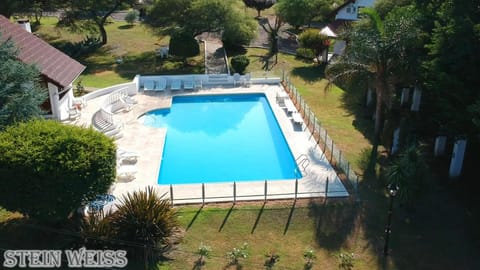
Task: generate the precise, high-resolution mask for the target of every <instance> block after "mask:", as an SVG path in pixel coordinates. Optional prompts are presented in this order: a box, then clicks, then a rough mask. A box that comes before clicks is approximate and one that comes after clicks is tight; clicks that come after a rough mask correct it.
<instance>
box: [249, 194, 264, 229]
mask: <svg viewBox="0 0 480 270" xmlns="http://www.w3.org/2000/svg"><path fill="white" fill-rule="evenodd" d="M266 204H267V203H266V202H264V203H263V204H262V208H260V211H259V212H258V216H257V219H256V220H255V223H254V224H253V227H252V231H251V232H250V233H251V234H253V233H254V232H255V229H256V228H257V225H258V222H259V221H260V217H261V216H262V214H263V210H265V205H266Z"/></svg>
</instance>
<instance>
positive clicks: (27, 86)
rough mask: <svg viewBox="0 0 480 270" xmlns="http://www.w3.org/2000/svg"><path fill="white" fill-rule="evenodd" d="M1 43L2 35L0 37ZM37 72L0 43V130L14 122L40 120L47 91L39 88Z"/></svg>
mask: <svg viewBox="0 0 480 270" xmlns="http://www.w3.org/2000/svg"><path fill="white" fill-rule="evenodd" d="M0 39H1V34H0ZM39 79H40V72H39V71H38V69H36V68H35V66H33V65H27V64H25V63H23V62H21V61H19V60H18V59H17V51H16V49H15V47H14V44H13V43H12V42H11V41H9V40H7V41H5V42H0V130H1V129H3V128H5V127H6V126H8V125H11V124H13V123H15V122H21V121H26V120H28V119H30V118H35V117H40V115H41V114H42V111H41V109H40V105H41V104H42V103H44V102H45V100H46V98H47V93H48V92H47V90H46V89H43V88H41V87H40V83H39Z"/></svg>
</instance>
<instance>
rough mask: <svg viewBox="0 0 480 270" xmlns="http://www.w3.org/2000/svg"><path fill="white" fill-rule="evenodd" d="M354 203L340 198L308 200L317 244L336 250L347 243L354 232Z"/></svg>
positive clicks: (355, 215) (355, 208)
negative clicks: (325, 201)
mask: <svg viewBox="0 0 480 270" xmlns="http://www.w3.org/2000/svg"><path fill="white" fill-rule="evenodd" d="M357 214H358V211H357V207H356V205H355V203H353V202H349V201H345V200H341V201H335V202H334V201H333V200H332V201H330V202H329V203H323V202H319V201H314V200H312V201H310V203H309V216H311V217H312V218H313V219H314V220H315V237H316V240H317V242H318V244H319V245H320V246H321V247H324V248H325V249H327V250H330V251H337V250H339V249H340V248H342V247H344V246H345V245H346V244H347V240H348V238H349V236H350V235H351V234H353V233H354V232H355V221H356V219H357Z"/></svg>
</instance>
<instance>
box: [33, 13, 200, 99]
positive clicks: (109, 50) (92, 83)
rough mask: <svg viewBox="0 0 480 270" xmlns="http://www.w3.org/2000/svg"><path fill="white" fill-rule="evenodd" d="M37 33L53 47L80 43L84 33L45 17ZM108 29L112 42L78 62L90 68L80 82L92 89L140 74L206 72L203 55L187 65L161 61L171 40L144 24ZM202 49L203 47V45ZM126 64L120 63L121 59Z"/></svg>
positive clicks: (114, 24) (118, 24)
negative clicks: (161, 50) (159, 52)
mask: <svg viewBox="0 0 480 270" xmlns="http://www.w3.org/2000/svg"><path fill="white" fill-rule="evenodd" d="M41 22H42V25H41V26H40V27H39V29H38V30H37V32H36V33H37V34H38V35H39V36H40V37H42V38H43V39H45V40H47V41H48V42H50V43H51V44H54V45H56V44H61V43H64V42H66V41H72V42H78V41H81V40H82V39H83V38H84V34H74V33H70V32H68V31H67V30H65V29H59V28H56V27H55V24H56V22H57V19H56V18H51V17H47V18H43V19H42V21H41ZM105 29H106V30H107V33H108V43H107V45H105V46H103V47H102V48H101V49H100V50H98V51H96V52H95V53H93V54H90V55H88V56H86V57H82V58H80V59H77V60H78V61H80V62H81V63H82V64H84V65H86V66H87V69H86V70H85V71H84V72H83V73H82V75H81V76H80V78H79V80H82V84H83V86H85V87H87V88H88V89H97V88H103V87H107V86H110V85H113V84H118V83H124V82H129V81H131V80H132V79H133V77H134V76H135V75H137V74H152V73H154V74H177V73H180V72H186V73H203V72H204V67H203V56H202V55H203V52H202V53H201V54H200V55H199V56H198V57H193V58H189V59H188V61H187V65H185V66H184V65H183V61H182V60H181V59H175V58H171V59H168V60H164V59H160V58H159V57H157V56H156V54H155V50H156V49H158V48H160V47H161V46H168V42H169V37H168V36H161V35H158V34H154V32H153V30H152V29H149V28H147V27H145V26H143V25H140V24H135V25H133V26H130V25H128V24H127V23H125V22H117V21H112V22H111V23H109V24H108V25H107V26H106V27H105ZM200 48H201V49H203V48H202V46H200ZM120 57H121V58H122V60H123V62H122V63H117V62H116V60H117V59H118V58H120Z"/></svg>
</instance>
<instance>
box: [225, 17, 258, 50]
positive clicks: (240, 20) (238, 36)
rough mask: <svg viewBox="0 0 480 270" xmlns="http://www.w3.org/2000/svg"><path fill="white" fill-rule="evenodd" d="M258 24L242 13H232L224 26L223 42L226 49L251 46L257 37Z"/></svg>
mask: <svg viewBox="0 0 480 270" xmlns="http://www.w3.org/2000/svg"><path fill="white" fill-rule="evenodd" d="M257 27H258V24H257V22H256V21H255V20H252V19H251V18H249V17H248V16H247V14H243V13H241V12H230V13H229V14H228V17H227V18H226V23H225V24H224V25H223V31H222V42H223V45H224V46H225V47H226V48H235V47H240V46H246V45H249V44H250V42H251V41H252V40H253V39H254V38H255V37H256V35H257Z"/></svg>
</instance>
